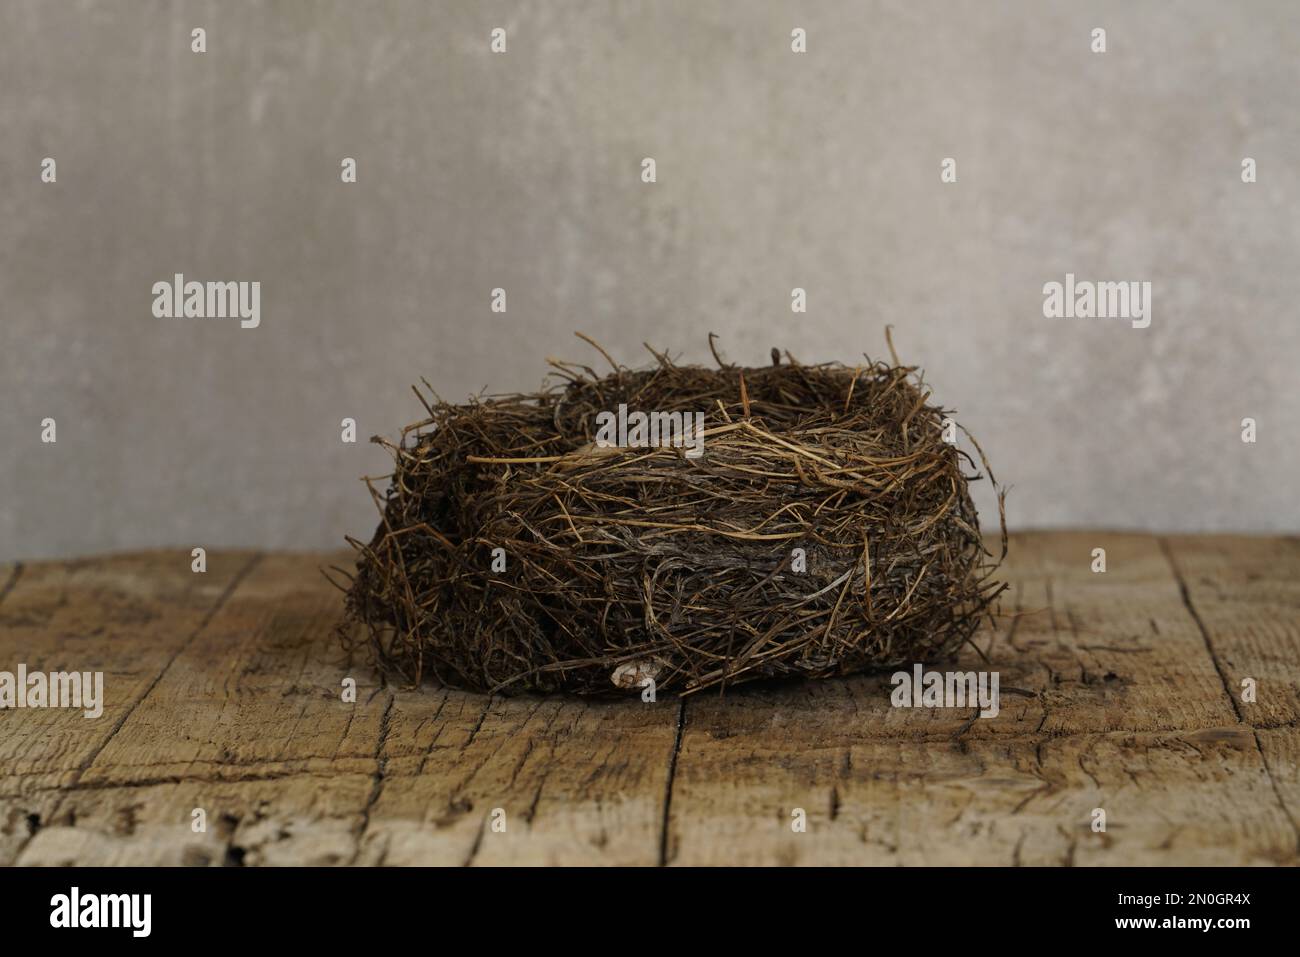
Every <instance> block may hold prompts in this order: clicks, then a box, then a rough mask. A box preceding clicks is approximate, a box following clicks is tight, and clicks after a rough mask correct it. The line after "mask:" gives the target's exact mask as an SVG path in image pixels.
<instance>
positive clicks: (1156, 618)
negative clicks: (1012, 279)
mask: <svg viewBox="0 0 1300 957" xmlns="http://www.w3.org/2000/svg"><path fill="white" fill-rule="evenodd" d="M1098 547H1100V548H1104V549H1106V556H1107V569H1106V571H1105V573H1103V574H1098V573H1095V572H1093V571H1092V567H1091V566H1092V550H1093V549H1094V548H1098ZM342 557H343V556H337V555H314V554H313V555H301V554H298V555H295V554H273V555H262V556H259V555H253V554H250V553H225V554H212V555H210V556H209V571H208V572H207V573H206V574H203V575H196V574H194V573H193V572H191V570H190V564H189V556H188V553H187V552H157V553H149V554H140V555H125V556H116V557H108V558H95V559H88V560H85V561H78V562H37V563H31V564H25V565H9V566H0V651H2V652H3V657H2V658H0V669H9V670H12V669H13V668H14V667H15V666H16V664H17V663H18V662H20V661H22V662H25V663H26V664H27V665H28V667H29V668H31V669H44V670H64V669H69V668H76V669H78V670H103V671H104V672H105V683H106V706H105V709H104V714H103V716H102V717H100V718H98V719H94V720H87V719H86V718H84V717H83V716H82V715H81V712H79V711H77V712H73V711H69V710H60V709H35V710H33V709H23V710H5V711H0V863H14V862H16V863H19V864H69V863H75V864H187V865H214V866H215V865H223V864H224V865H231V864H242V865H256V864H268V865H279V864H360V865H375V864H388V865H401V864H454V865H462V864H474V865H491V864H646V865H655V864H680V865H690V864H737V863H753V864H890V865H892V864H900V863H901V864H975V865H980V864H1027V865H1028V864H1048V865H1094V864H1106V865H1115V864H1156V863H1160V864H1178V865H1206V864H1294V863H1297V847H1298V846H1300V770H1297V766H1298V763H1300V737H1298V735H1297V730H1298V728H1300V722H1298V721H1297V717H1298V715H1297V711H1300V669H1298V668H1297V661H1298V660H1300V635H1298V634H1297V621H1298V620H1300V616H1297V614H1296V611H1297V608H1298V607H1300V574H1298V573H1300V547H1298V546H1297V543H1296V541H1295V540H1294V539H1283V538H1245V537H1220V536H1195V537H1174V538H1168V539H1159V538H1155V537H1151V536H1145V535H1132V534H1114V533H1104V532H1095V533H1094V532H1073V533H1033V534H1022V535H1017V536H1014V538H1013V542H1012V550H1011V554H1010V558H1009V561H1008V564H1007V565H1006V567H1005V575H1006V577H1007V580H1008V581H1010V583H1011V585H1012V588H1011V589H1010V591H1009V592H1008V595H1007V598H1006V600H1005V602H1004V604H1003V615H1002V616H1001V617H1000V618H999V619H998V621H997V622H996V624H995V627H992V628H987V629H985V630H984V631H982V632H981V633H980V634H979V635H978V636H977V639H976V641H975V645H976V646H977V648H978V650H977V648H967V649H965V650H964V651H963V652H962V654H961V655H960V657H959V658H958V662H957V664H956V665H955V666H951V665H944V666H943V667H944V668H945V669H947V668H954V669H957V670H994V671H997V672H998V673H999V676H1000V682H1001V690H1002V697H1001V711H1000V713H999V715H998V716H997V717H994V718H980V717H978V715H977V712H976V711H975V710H974V709H973V708H959V709H905V708H894V707H892V706H891V704H890V692H891V690H892V689H891V685H890V683H889V680H888V676H887V675H879V676H864V677H857V678H851V679H845V680H832V681H822V682H809V683H804V684H799V683H796V684H775V685H757V686H745V687H742V688H739V689H729V690H728V691H726V693H725V695H723V696H717V695H708V696H698V697H690V698H686V699H676V698H672V697H668V698H661V699H660V700H658V701H656V702H654V703H643V702H642V701H640V700H639V698H634V699H632V700H630V701H614V702H609V701H605V702H596V701H584V700H578V699H573V698H563V697H554V698H538V697H520V698H501V697H486V696H482V695H474V694H467V693H463V692H457V691H452V690H448V689H439V688H433V687H426V688H421V689H418V690H410V689H395V688H389V687H382V686H381V685H380V684H379V683H378V681H377V679H376V676H375V675H374V673H373V671H372V670H371V669H370V667H369V666H368V664H367V663H366V662H364V661H360V660H355V661H352V660H348V658H347V657H346V656H345V654H344V652H343V651H342V649H341V647H340V645H339V644H338V642H337V640H336V638H335V636H334V635H333V634H332V630H333V626H334V624H335V621H336V619H337V616H338V613H339V610H340V604H341V603H340V596H339V594H338V592H337V591H336V590H335V589H333V588H332V586H330V585H329V584H328V582H326V580H325V578H324V577H323V576H322V575H321V573H320V571H319V569H320V567H321V566H324V565H328V564H331V563H334V562H337V561H339V559H340V558H342ZM981 653H984V654H986V655H987V662H985V660H984V659H983V658H982V657H981ZM349 677H350V678H352V679H354V680H355V681H356V684H357V698H356V701H355V702H351V701H345V700H344V699H343V696H342V694H341V691H342V682H343V680H344V679H345V678H349ZM1246 677H1252V678H1255V679H1256V682H1257V686H1258V698H1257V700H1256V702H1254V703H1246V702H1243V701H1242V700H1240V688H1241V679H1242V678H1246ZM196 809H198V810H201V811H202V814H203V817H204V821H205V824H206V827H205V828H204V829H202V830H196V829H195V827H194V826H193V825H194V820H195V811H196ZM796 809H802V812H803V816H804V818H805V819H806V822H807V827H806V830H804V831H802V832H796V831H795V830H793V829H792V827H791V823H792V821H793V820H794V817H793V814H794V812H795V810H796ZM1097 809H1102V810H1104V811H1105V815H1106V829H1105V831H1097V830H1094V829H1093V826H1092V824H1093V818H1094V813H1095V811H1096V810H1097Z"/></svg>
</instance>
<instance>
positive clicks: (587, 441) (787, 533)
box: [341, 337, 1006, 694]
mask: <svg viewBox="0 0 1300 957" xmlns="http://www.w3.org/2000/svg"><path fill="white" fill-rule="evenodd" d="M583 338H585V337H583ZM588 341H589V340H588ZM592 345H593V346H594V345H595V344H594V343H592ZM710 345H712V337H710ZM596 348H597V349H599V347H598V346H596ZM600 351H601V354H602V355H604V356H605V358H606V359H607V360H609V363H610V365H611V367H612V369H613V371H612V372H610V373H609V374H607V375H600V374H597V373H596V372H595V371H594V370H592V369H590V368H588V367H586V366H584V365H580V364H574V363H568V362H559V361H557V360H550V362H551V365H552V367H553V370H554V371H553V373H552V374H553V375H554V376H555V377H556V378H557V379H558V381H554V382H553V383H552V384H551V385H550V386H549V387H547V388H545V389H543V391H540V392H537V393H533V394H523V395H506V396H492V397H480V398H479V399H477V400H474V401H471V402H469V403H468V404H464V405H453V404H449V403H446V402H443V401H441V400H439V399H436V398H435V397H432V396H431V395H430V396H426V395H425V393H424V392H422V391H421V390H419V389H416V394H417V396H419V397H420V401H421V402H422V403H423V405H424V407H425V409H426V411H427V413H428V415H427V417H426V418H424V419H423V420H422V421H420V422H417V423H415V424H413V425H410V426H407V427H406V428H405V429H404V430H403V431H402V434H401V438H400V440H399V441H398V442H397V443H396V444H394V443H392V442H389V441H386V440H383V439H378V438H376V439H375V440H374V441H377V442H380V443H381V444H383V445H384V446H385V447H387V448H388V450H389V451H390V452H391V454H392V456H393V461H394V471H393V474H392V475H391V476H390V477H389V478H390V479H391V481H390V484H389V486H388V488H387V490H386V492H384V493H383V494H380V493H379V491H378V490H377V489H376V488H375V486H374V485H373V484H371V486H370V487H371V493H372V495H373V496H374V498H375V501H376V504H377V505H378V506H379V508H380V512H381V514H382V520H381V521H380V523H379V527H378V528H377V529H376V530H375V533H374V535H373V537H372V538H371V539H370V541H369V542H368V543H363V542H360V541H357V540H355V539H349V541H351V542H352V544H353V546H354V547H355V548H356V549H357V553H358V554H357V567H356V573H355V575H353V576H351V578H352V581H351V584H350V586H349V587H348V588H347V596H346V612H347V614H346V620H345V624H344V626H343V627H342V628H341V632H342V634H343V635H344V638H345V641H346V642H348V643H349V644H350V645H352V646H354V647H355V646H363V647H365V648H367V649H368V650H369V651H370V653H371V654H372V655H373V657H374V659H375V661H376V662H377V664H378V665H379V666H380V667H381V668H382V670H383V671H385V672H386V673H387V674H388V675H390V676H392V677H394V678H397V679H399V680H401V681H403V682H406V683H408V684H419V683H420V682H421V681H422V680H424V679H426V678H430V677H431V678H435V679H436V680H438V681H440V682H441V683H443V684H445V685H449V686H453V687H457V688H465V689H470V690H474V691H484V692H489V691H490V692H503V693H515V692H524V691H540V692H555V691H567V692H575V693H580V694H605V693H613V694H618V693H620V692H621V693H624V694H627V693H635V691H636V689H641V688H644V687H646V686H649V685H650V684H653V685H654V686H655V688H656V689H657V690H659V691H666V690H669V689H674V690H678V691H683V692H693V691H698V690H701V689H705V688H723V687H726V686H728V685H735V684H739V683H741V682H746V681H753V680H756V679H767V678H776V677H784V676H800V677H804V678H825V677H830V676H835V675H847V674H853V673H856V672H861V671H866V670H871V669H878V668H893V667H895V666H899V665H904V664H910V663H914V662H926V661H931V660H935V659H941V658H944V657H947V656H949V655H951V654H952V653H954V652H955V651H956V650H957V649H958V648H959V647H960V646H961V645H962V644H963V643H966V642H968V641H970V640H971V638H972V635H973V634H974V633H975V631H976V628H977V627H978V626H979V624H980V621H981V620H982V619H983V618H985V617H986V616H991V615H992V609H993V605H994V602H995V599H996V597H997V596H998V594H999V593H1000V592H1001V591H1002V589H1003V588H1005V587H1006V586H1005V585H1000V584H998V583H997V582H996V581H995V580H994V577H993V576H994V573H995V571H996V569H997V567H998V564H999V563H1000V562H1001V559H1002V557H1005V554H1006V523H1005V517H1004V513H1003V512H1002V509H1001V503H1002V494H1001V493H1000V492H999V494H998V503H999V518H1000V519H1001V526H1002V536H1001V554H1000V555H999V557H997V558H994V557H993V555H992V553H991V552H989V551H988V550H987V549H986V548H985V543H984V540H983V538H982V536H981V533H980V527H979V520H978V517H977V515H976V510H975V507H974V505H973V503H972V501H971V497H970V493H969V483H970V482H972V481H975V480H979V479H980V478H982V477H983V476H981V475H980V473H979V468H980V467H981V466H982V468H983V471H984V473H986V474H987V475H988V479H989V480H990V481H992V474H991V471H990V470H989V468H988V463H987V461H986V460H984V456H983V452H982V451H981V450H980V449H979V446H978V444H977V443H975V442H974V440H973V439H972V438H970V437H969V436H968V435H967V436H966V437H965V440H964V441H963V442H962V443H959V442H958V441H956V440H957V434H956V433H957V430H958V429H959V428H960V426H957V425H956V423H955V422H953V421H952V420H951V419H950V417H949V414H948V413H947V412H946V411H945V410H944V409H942V408H940V407H938V406H935V405H933V404H931V403H930V395H929V392H928V391H927V389H926V388H925V386H924V384H923V382H922V379H921V376H920V375H919V374H918V372H917V370H916V369H915V368H914V367H909V366H903V365H901V364H900V363H899V362H898V359H897V357H896V356H894V360H893V362H892V363H887V362H881V361H874V362H873V361H871V360H866V361H864V362H863V363H861V364H859V365H856V366H847V365H842V364H839V363H827V364H821V365H804V364H802V363H800V362H797V361H796V360H794V359H793V358H792V357H791V356H790V355H789V353H786V354H785V355H784V356H782V355H780V354H779V353H778V352H777V350H775V349H774V350H773V351H772V353H773V354H772V364H771V365H770V366H764V367H760V368H742V367H740V366H737V365H733V364H731V363H728V362H725V361H724V360H723V359H722V358H721V357H720V356H719V354H718V353H717V351H716V350H714V356H715V358H717V364H718V367H717V368H701V367H697V366H686V365H678V364H676V363H675V362H673V361H672V360H671V359H670V358H669V357H668V356H667V355H665V354H661V353H658V352H655V351H654V350H651V352H652V354H653V355H654V357H655V360H656V361H655V364H654V365H653V367H651V368H647V369H641V370H632V369H628V368H625V367H623V366H622V365H620V364H618V363H615V362H614V361H613V360H612V359H609V356H608V355H606V354H605V353H604V351H603V350H600ZM890 351H891V354H892V353H893V346H892V343H891V344H890ZM425 385H426V387H427V383H426V384H425ZM429 392H430V393H432V390H429ZM963 434H965V433H964V430H963ZM965 443H969V445H970V446H971V447H972V448H973V449H974V457H972V455H970V454H968V453H967V452H965V451H964V450H963V449H962V448H960V447H959V445H961V444H965ZM976 458H978V460H979V461H978V462H977V461H976ZM367 481H368V482H370V480H367ZM995 487H996V486H995Z"/></svg>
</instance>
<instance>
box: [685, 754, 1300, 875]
mask: <svg viewBox="0 0 1300 957" xmlns="http://www.w3.org/2000/svg"><path fill="white" fill-rule="evenodd" d="M672 808H673V813H672V819H671V832H670V834H669V848H670V852H669V858H670V863H674V864H694V865H703V864H857V865H895V864H907V865H989V864H997V865H1012V864H1030V865H1071V864H1081V865H1082V864H1087V865H1113V864H1120V863H1122V864H1168V865H1211V864H1223V865H1239V864H1243V865H1244V864H1283V863H1285V864H1294V863H1296V861H1297V857H1296V846H1295V832H1294V828H1293V824H1292V821H1291V820H1290V819H1289V818H1288V816H1287V815H1286V814H1285V813H1284V811H1283V810H1282V808H1281V807H1280V806H1279V804H1278V802H1277V799H1276V795H1275V793H1274V791H1273V788H1272V784H1271V782H1270V780H1269V777H1268V774H1267V772H1266V771H1265V769H1264V766H1263V762H1262V761H1261V759H1260V754H1259V751H1258V749H1257V748H1256V746H1255V742H1254V739H1253V735H1252V733H1251V732H1250V731H1249V730H1247V729H1237V728H1229V729H1207V730H1201V731H1194V732H1189V733H1185V734H1170V733H1158V734H1152V733H1138V734H1130V733H1127V732H1119V733H1108V734H1081V735H1070V736H1064V737H1043V738H1039V739H1036V740H1035V739H1033V738H1019V737H1017V738H1009V737H1002V738H986V739H976V740H969V741H968V740H962V741H950V742H935V741H907V740H888V741H867V742H863V743H858V744H852V745H850V746H848V747H841V746H838V745H835V744H831V745H829V746H827V745H823V743H822V742H821V741H820V740H816V739H813V740H804V741H803V742H802V743H801V744H800V746H799V747H798V748H790V747H782V746H780V745H779V744H778V745H775V746H774V745H773V744H772V743H764V742H763V741H762V740H759V739H756V738H752V737H741V738H736V737H730V738H720V739H718V738H713V737H712V736H711V735H710V733H709V729H708V728H702V729H697V733H696V734H695V735H693V736H692V735H688V738H687V739H686V740H684V741H683V745H682V753H681V756H680V759H679V764H678V771H677V776H676V783H675V787H674V794H673V804H672ZM796 808H801V809H803V810H804V812H805V813H806V816H807V830H806V832H804V833H796V832H795V831H794V830H793V828H792V822H793V820H794V818H793V817H792V815H793V813H794V811H795V809H796ZM1096 808H1101V809H1103V810H1104V811H1105V813H1106V831H1105V832H1104V833H1098V832H1094V831H1093V830H1092V827H1091V824H1092V821H1093V812H1094V809H1096Z"/></svg>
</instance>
